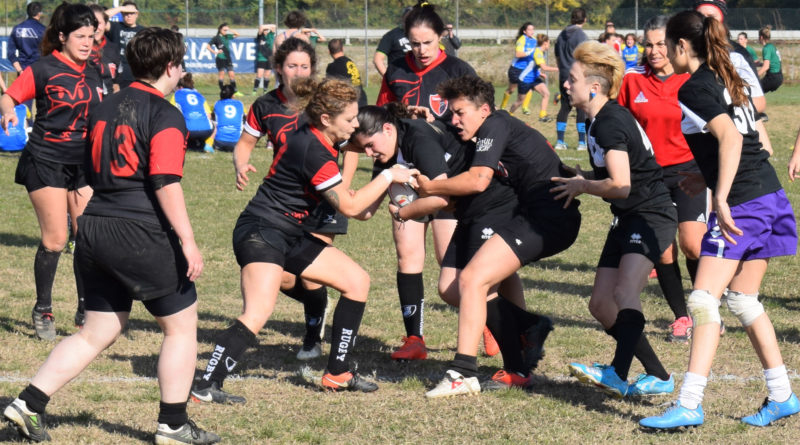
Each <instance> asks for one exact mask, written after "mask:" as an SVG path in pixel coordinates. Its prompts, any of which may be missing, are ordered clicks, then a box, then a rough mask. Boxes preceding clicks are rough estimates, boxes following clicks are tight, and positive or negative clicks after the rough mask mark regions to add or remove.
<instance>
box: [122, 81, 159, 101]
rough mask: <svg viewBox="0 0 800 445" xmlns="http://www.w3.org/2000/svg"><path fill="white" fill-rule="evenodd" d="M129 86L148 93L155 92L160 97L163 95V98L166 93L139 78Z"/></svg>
mask: <svg viewBox="0 0 800 445" xmlns="http://www.w3.org/2000/svg"><path fill="white" fill-rule="evenodd" d="M129 86H130V87H131V88H136V89H137V90H140V91H144V92H146V93H150V94H154V95H156V96H158V97H162V98H163V97H164V93H162V92H161V91H158V90H157V89H155V88H154V87H153V86H151V85H148V84H146V83H144V82H142V81H139V80H137V81H135V82H133V83H132V84H130V85H129Z"/></svg>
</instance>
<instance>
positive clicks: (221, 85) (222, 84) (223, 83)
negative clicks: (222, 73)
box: [217, 80, 225, 91]
mask: <svg viewBox="0 0 800 445" xmlns="http://www.w3.org/2000/svg"><path fill="white" fill-rule="evenodd" d="M217 84H219V89H220V91H222V87H224V86H225V82H224V81H222V80H218V81H217Z"/></svg>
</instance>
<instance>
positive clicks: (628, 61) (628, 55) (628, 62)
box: [622, 34, 639, 70]
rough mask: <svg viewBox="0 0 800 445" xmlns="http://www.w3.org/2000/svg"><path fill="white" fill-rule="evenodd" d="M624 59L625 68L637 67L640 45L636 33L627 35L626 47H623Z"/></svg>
mask: <svg viewBox="0 0 800 445" xmlns="http://www.w3.org/2000/svg"><path fill="white" fill-rule="evenodd" d="M622 61H623V62H625V70H629V69H631V68H634V67H636V65H638V64H639V47H638V46H637V45H636V35H634V34H627V35H626V36H625V48H623V49H622Z"/></svg>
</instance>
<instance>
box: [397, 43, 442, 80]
mask: <svg viewBox="0 0 800 445" xmlns="http://www.w3.org/2000/svg"><path fill="white" fill-rule="evenodd" d="M446 58H447V53H445V52H444V51H442V50H441V49H440V50H439V55H438V56H436V60H434V61H433V62H431V64H430V65H428V66H426V67H423V68H418V67H417V62H416V60H415V59H414V55H413V54H412V53H411V52H410V51H409V52H407V53H406V63H408V66H409V68H411V71H414V73H415V74H416V75H417V76H419V77H422V76H424V75H426V74H428V72H429V71H430V70H432V69H434V68H436V67H437V66H439V65H440V64H441V63H442V62H444V59H446Z"/></svg>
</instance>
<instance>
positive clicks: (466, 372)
mask: <svg viewBox="0 0 800 445" xmlns="http://www.w3.org/2000/svg"><path fill="white" fill-rule="evenodd" d="M450 369H452V370H454V371H458V372H460V373H461V375H463V376H464V377H476V376H477V375H478V357H476V356H474V355H466V354H459V353H456V356H455V357H454V358H453V361H452V362H450Z"/></svg>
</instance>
